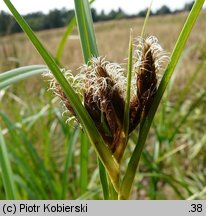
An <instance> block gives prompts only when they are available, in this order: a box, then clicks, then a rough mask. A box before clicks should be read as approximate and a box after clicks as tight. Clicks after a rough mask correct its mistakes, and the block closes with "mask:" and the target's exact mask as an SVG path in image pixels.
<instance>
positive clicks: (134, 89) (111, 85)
mask: <svg viewBox="0 0 206 216" xmlns="http://www.w3.org/2000/svg"><path fill="white" fill-rule="evenodd" d="M134 48H135V49H134V55H133V70H132V84H131V96H130V98H131V99H130V108H129V109H130V110H129V134H130V133H131V132H132V131H133V130H134V129H135V128H136V126H137V125H138V124H139V123H140V120H141V119H142V118H144V117H145V116H146V115H147V114H148V111H149V109H150V107H151V103H152V100H153V98H154V95H155V93H156V90H157V84H158V74H159V72H160V70H161V66H162V63H163V62H164V59H165V53H164V52H163V50H162V48H161V46H160V45H159V44H158V40H157V38H156V37H154V36H150V37H147V38H146V39H143V38H138V39H137V43H136V44H135V45H134ZM64 75H65V77H66V79H67V80H68V82H69V83H70V84H71V85H72V87H73V88H74V90H75V91H76V93H77V94H78V95H79V96H80V97H81V99H82V103H83V105H84V107H85V109H86V110H87V112H88V113H89V115H90V116H91V118H92V119H93V121H94V122H95V125H96V127H97V129H98V131H99V132H100V133H101V135H102V137H103V139H104V141H105V143H107V145H108V147H109V148H110V150H111V151H112V153H113V154H114V155H115V152H116V151H118V148H119V146H120V145H122V142H123V141H122V139H125V136H124V129H123V128H124V127H123V124H124V122H123V119H124V107H125V97H126V88H127V78H126V74H125V69H124V68H122V66H121V65H119V64H117V63H110V62H109V61H106V59H105V58H102V57H98V58H92V59H91V60H90V62H88V64H87V65H83V66H82V67H81V70H80V73H79V74H78V75H76V76H73V75H72V73H71V72H70V71H65V72H64ZM49 76H51V82H50V85H51V86H50V87H51V89H52V90H53V91H54V93H55V94H56V95H57V96H59V97H60V98H61V100H62V101H63V103H64V105H65V107H66V108H67V110H68V111H69V112H70V113H71V114H72V116H73V117H75V118H76V120H77V122H79V120H78V117H77V115H76V114H75V112H74V110H73V108H72V107H71V105H70V103H69V101H68V99H67V98H66V96H65V94H64V92H63V91H62V89H61V87H60V86H59V84H58V83H57V82H56V80H55V79H54V78H52V75H51V74H49ZM124 142H125V140H124ZM120 149H122V148H121V147H120ZM123 151H124V149H122V150H121V152H119V153H118V157H119V158H120V157H121V156H122V154H123Z"/></svg>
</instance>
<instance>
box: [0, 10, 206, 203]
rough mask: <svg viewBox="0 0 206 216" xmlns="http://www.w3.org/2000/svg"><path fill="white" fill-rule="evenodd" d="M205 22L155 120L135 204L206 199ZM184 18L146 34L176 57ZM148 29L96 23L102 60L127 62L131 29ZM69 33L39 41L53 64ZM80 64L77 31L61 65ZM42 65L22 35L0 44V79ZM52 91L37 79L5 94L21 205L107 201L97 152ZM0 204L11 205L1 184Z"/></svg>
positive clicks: (155, 24) (158, 20) (2, 120)
mask: <svg viewBox="0 0 206 216" xmlns="http://www.w3.org/2000/svg"><path fill="white" fill-rule="evenodd" d="M205 15H206V12H205V11H202V13H201V15H200V17H199V19H198V21H197V24H196V26H195V29H194V30H193V32H192V34H191V36H190V38H189V41H188V43H187V47H186V49H185V51H184V54H183V56H182V58H181V61H180V62H179V64H178V67H177V69H176V72H175V76H174V77H173V80H172V81H171V83H170V88H169V89H168V91H167V92H166V94H165V96H164V100H163V101H162V104H161V106H160V108H159V110H158V113H157V115H156V117H155V121H154V123H153V127H152V130H151V131H150V135H149V139H148V140H147V146H146V149H145V150H144V152H143V155H142V158H141V161H140V167H139V170H140V172H138V174H137V175H136V178H135V185H134V190H133V192H132V197H131V198H133V199H137V198H138V199H197V198H198V199H205V198H206V186H205V182H206V168H205V167H206V156H205V155H206V154H205V152H206V136H205V125H206V117H205V110H206V103H205V102H206V96H205V88H206V80H205V75H204V72H205V69H206V65H205V61H206V52H205V49H204V47H205V45H206V41H205V37H204V36H205V35H206V28H205ZM186 17H187V13H186V12H184V13H180V14H176V15H173V14H171V15H169V16H164V17H163V16H162V15H160V16H154V17H151V18H150V19H149V22H148V25H147V28H146V34H147V35H151V34H152V35H155V36H157V37H158V38H159V41H160V43H161V45H162V46H163V47H164V48H165V49H166V50H167V51H168V52H171V51H172V48H173V47H174V44H175V41H176V39H177V36H178V34H179V31H180V30H181V28H182V24H183V23H184V21H185V18H186ZM143 21H144V18H134V19H130V20H125V19H123V20H118V21H117V20H115V21H109V22H102V23H97V24H96V25H95V31H96V34H97V42H98V47H99V52H100V54H101V55H102V56H107V58H108V59H112V60H113V61H117V62H122V60H123V59H125V58H126V56H127V50H128V41H129V29H130V28H133V30H134V35H137V36H138V35H140V33H141V28H142V26H143ZM168 29H169V32H168ZM64 31H65V28H60V29H55V30H47V31H42V32H39V33H38V36H39V37H40V38H41V40H42V41H43V43H44V44H45V45H46V46H47V48H48V49H49V51H50V52H51V53H52V54H53V55H54V56H55V53H56V49H57V46H58V43H59V41H60V39H61V36H62V33H63V32H64ZM82 62H83V60H82V53H81V48H80V43H79V38H78V35H77V30H76V29H75V30H74V31H73V33H72V35H71V36H70V39H69V41H68V44H67V46H66V48H65V52H64V55H63V58H62V64H63V65H66V67H68V68H70V69H72V70H73V71H74V73H75V71H76V68H77V67H79V65H81V64H82ZM125 62H126V61H125ZM41 63H42V60H41V58H40V57H39V56H38V55H37V54H36V52H35V50H34V49H33V47H32V46H31V44H30V43H29V41H28V40H27V38H26V37H25V35H24V34H22V33H21V34H14V35H9V36H6V37H1V38H0V71H5V70H8V69H11V68H16V67H19V66H24V65H30V64H41ZM47 90H48V84H47V83H46V82H44V81H43V79H42V77H41V76H35V77H33V78H30V79H27V80H25V81H22V82H20V83H18V84H16V85H13V86H11V87H9V88H7V89H3V90H1V91H0V93H1V94H0V126H1V128H2V133H3V135H4V138H5V142H6V146H7V147H8V150H9V151H8V152H9V158H10V160H11V166H12V170H13V174H14V178H15V179H14V180H15V182H16V184H17V190H18V197H17V198H21V199H48V198H49V199H78V198H81V199H101V198H102V193H101V186H100V182H99V176H98V170H97V162H96V156H95V153H94V151H93V148H90V144H89V143H88V140H87V139H86V137H85V135H84V134H83V133H82V131H81V129H79V128H76V127H75V126H70V125H68V124H66V119H67V115H66V114H65V115H64V117H62V111H63V108H62V106H61V105H60V104H59V103H58V102H57V100H56V99H55V98H54V97H53V95H52V94H51V92H48V91H47ZM136 135H137V133H135V132H134V133H133V134H132V139H131V141H130V143H129V145H128V149H127V152H126V154H125V158H127V156H128V155H130V153H131V151H132V149H133V148H134V143H133V142H132V140H133V139H134V140H136ZM81 148H86V149H87V151H88V152H89V156H87V157H83V156H82V155H81V153H82V152H83V151H80V149H81ZM1 172H2V170H0V175H1ZM0 199H5V191H4V189H3V181H2V179H1V178H0Z"/></svg>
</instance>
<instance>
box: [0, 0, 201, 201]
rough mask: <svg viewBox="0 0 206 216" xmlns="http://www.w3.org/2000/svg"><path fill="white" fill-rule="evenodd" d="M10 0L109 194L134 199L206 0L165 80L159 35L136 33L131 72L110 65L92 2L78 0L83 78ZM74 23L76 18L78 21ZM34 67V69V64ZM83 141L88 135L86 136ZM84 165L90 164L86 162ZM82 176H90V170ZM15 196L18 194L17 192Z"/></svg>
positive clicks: (188, 24)
mask: <svg viewBox="0 0 206 216" xmlns="http://www.w3.org/2000/svg"><path fill="white" fill-rule="evenodd" d="M4 2H5V4H6V5H7V7H8V8H9V10H10V11H11V13H12V14H13V16H14V17H15V19H16V20H17V22H18V23H19V25H20V26H21V28H22V29H23V31H24V32H25V33H26V34H27V36H28V38H29V40H30V41H31V42H32V43H33V45H34V46H35V48H36V49H37V51H38V52H39V54H40V55H41V56H42V58H43V59H44V61H45V63H46V64H47V66H48V69H46V70H47V71H49V72H48V73H47V74H46V76H47V77H49V79H50V83H51V84H50V88H51V89H52V90H53V91H54V93H55V94H56V95H57V96H59V97H60V98H61V100H62V102H63V103H64V105H65V107H66V109H67V110H68V111H69V112H70V113H71V114H72V116H73V117H74V118H75V119H76V122H77V123H78V124H81V126H82V128H83V130H84V133H85V134H86V135H87V137H88V138H89V141H90V143H91V144H92V146H93V147H94V149H95V151H96V154H97V157H98V164H99V175H100V179H101V183H102V189H103V194H104V198H105V199H129V196H130V191H131V188H132V184H133V181H134V177H135V175H136V171H137V167H138V163H139V160H140V157H141V154H142V151H143V148H144V145H145V141H146V138H147V135H148V133H149V129H150V126H151V124H152V121H153V118H154V116H155V113H156V111H157V108H158V106H159V104H160V101H161V98H162V96H163V94H164V91H165V89H166V87H167V85H168V82H169V81H170V79H171V76H172V74H173V72H174V69H175V66H176V65H177V62H178V60H179V58H180V56H181V53H182V51H183V49H184V46H185V44H186V42H187V39H188V37H189V34H190V32H191V30H192V28H193V26H194V24H195V22H196V19H197V17H198V15H199V13H200V11H201V8H202V6H203V3H204V0H197V1H196V2H195V3H194V6H193V8H192V10H191V12H190V14H189V15H188V18H187V20H186V22H185V24H184V26H183V28H182V31H181V32H180V34H179V38H178V39H177V42H176V45H175V47H174V50H173V52H172V54H171V57H170V60H169V62H168V66H167V67H166V69H165V71H164V73H163V77H162V79H161V80H160V82H159V83H158V78H157V73H158V72H159V70H160V69H161V63H162V61H164V58H165V53H164V52H163V50H162V48H161V46H160V45H159V43H158V40H157V39H156V37H154V36H151V37H147V38H144V34H142V37H139V38H138V39H137V41H136V42H134V40H133V33H132V31H131V33H130V42H129V49H128V63H127V75H125V71H124V69H123V68H122V67H121V65H119V64H117V63H110V62H109V61H107V60H106V59H105V58H103V57H100V55H99V52H98V47H97V43H96V38H95V32H94V29H93V22H92V16H91V11H90V6H89V2H88V1H87V0H80V1H79V0H74V2H75V13H76V21H77V26H78V30H79V34H80V40H81V46H82V52H83V57H84V63H85V64H84V65H83V66H82V67H81V71H80V73H79V74H78V75H77V76H74V75H73V74H72V73H71V72H70V71H64V70H62V69H61V68H60V67H59V65H57V63H56V61H55V59H54V58H53V57H52V56H51V55H50V54H49V52H48V51H47V50H46V49H45V47H44V46H43V44H42V43H41V42H40V41H39V39H38V38H37V36H36V35H35V34H34V33H33V31H32V30H31V28H30V27H29V26H28V24H27V23H26V21H25V20H24V19H23V17H22V16H21V15H20V14H19V12H18V11H17V10H16V8H15V7H14V6H13V4H12V3H11V2H10V1H9V0H4ZM73 25H74V21H72V26H73ZM144 27H145V26H144ZM143 29H144V28H143ZM68 31H69V30H68ZM61 50H62V48H61ZM60 56H61V51H59V52H58V56H57V60H58V61H59V58H60ZM33 67H34V71H35V72H34V73H39V71H42V70H43V69H44V68H43V67H40V68H37V67H36V66H33ZM17 70H18V69H17ZM28 70H29V71H30V70H31V71H32V68H28ZM20 71H21V70H20ZM10 74H12V73H11V72H10ZM22 75H23V74H22ZM138 125H139V130H138V131H139V132H138V138H137V141H136V142H137V143H136V146H135V148H134V151H133V152H132V155H131V157H130V160H129V163H128V166H127V168H126V172H125V173H122V171H121V162H122V158H123V155H124V152H125V149H126V147H127V143H128V140H129V138H130V134H131V132H132V131H133V130H134V129H135V128H136V127H137V126H138ZM82 139H83V140H84V139H85V138H84V136H83V137H82ZM1 140H3V138H1ZM2 143H3V141H2ZM82 143H84V141H83V142H82ZM85 145H86V146H81V150H82V154H84V153H85V154H87V149H88V147H87V145H88V143H86V142H85ZM68 163H69V162H68ZM81 163H85V162H84V161H81ZM2 164H3V162H2ZM7 164H8V162H7ZM82 167H83V166H82ZM81 174H82V175H85V174H84V170H82V173H81ZM86 185H87V182H81V190H82V191H85V188H86ZM11 194H12V193H11ZM62 197H64V196H62ZM11 198H13V197H12V195H11Z"/></svg>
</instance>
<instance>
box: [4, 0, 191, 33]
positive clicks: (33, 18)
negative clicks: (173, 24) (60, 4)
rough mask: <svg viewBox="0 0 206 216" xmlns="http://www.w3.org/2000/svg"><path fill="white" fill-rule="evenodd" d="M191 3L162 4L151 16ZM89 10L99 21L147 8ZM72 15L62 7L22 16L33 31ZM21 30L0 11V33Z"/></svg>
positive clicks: (186, 8)
mask: <svg viewBox="0 0 206 216" xmlns="http://www.w3.org/2000/svg"><path fill="white" fill-rule="evenodd" d="M193 4H194V1H193V2H191V3H187V4H185V5H184V7H183V8H182V9H179V10H175V11H171V10H170V8H169V7H167V6H166V5H163V6H162V7H161V8H159V9H158V10H157V11H156V12H153V11H151V16H155V15H166V14H174V13H179V12H183V11H190V10H191V8H192V6H193ZM91 12H92V17H93V20H94V22H99V21H108V20H115V19H128V18H134V17H145V16H146V13H147V8H146V9H145V10H142V11H140V12H139V13H137V14H133V15H129V14H126V13H125V12H124V11H123V10H122V9H121V8H119V9H118V10H111V11H110V12H109V13H105V12H104V10H102V11H101V12H100V13H97V11H96V10H95V9H94V8H92V10H91ZM73 16H74V11H73V10H67V9H65V8H63V9H61V10H58V9H55V10H51V11H49V13H48V14H44V13H42V12H35V13H30V14H27V15H25V16H24V18H25V20H26V21H27V22H28V24H29V25H30V26H31V28H32V29H33V30H34V31H40V30H45V29H52V28H60V27H64V26H66V25H67V24H68V23H69V22H70V20H71V19H72V17H73ZM21 31H22V30H21V28H20V27H19V25H18V24H17V23H16V21H15V20H14V18H13V17H12V16H11V15H10V14H8V13H6V12H4V11H0V35H7V34H11V33H15V32H21Z"/></svg>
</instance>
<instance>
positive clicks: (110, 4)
mask: <svg viewBox="0 0 206 216" xmlns="http://www.w3.org/2000/svg"><path fill="white" fill-rule="evenodd" d="M150 1H151V0H96V1H95V3H93V7H94V8H96V9H97V11H98V12H100V11H101V10H103V9H104V11H105V12H109V11H111V9H118V8H119V7H121V8H122V9H123V10H124V11H125V12H127V13H130V14H131V13H137V12H139V11H140V10H142V9H145V8H146V7H148V5H150ZM191 1H192V0H153V6H152V9H153V10H156V9H157V8H160V7H161V6H162V5H167V6H168V7H170V8H171V9H172V10H174V9H178V8H182V7H183V6H184V4H185V3H187V2H191ZM11 2H12V3H13V4H14V6H15V7H16V8H17V9H18V10H19V11H20V13H21V14H27V13H30V12H36V11H43V12H45V13H47V12H48V11H49V10H51V9H54V8H58V9H61V8H63V7H65V8H67V9H72V8H74V3H73V2H74V1H73V0H11ZM0 10H4V11H8V9H7V8H6V6H5V4H4V2H3V1H1V0H0Z"/></svg>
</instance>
